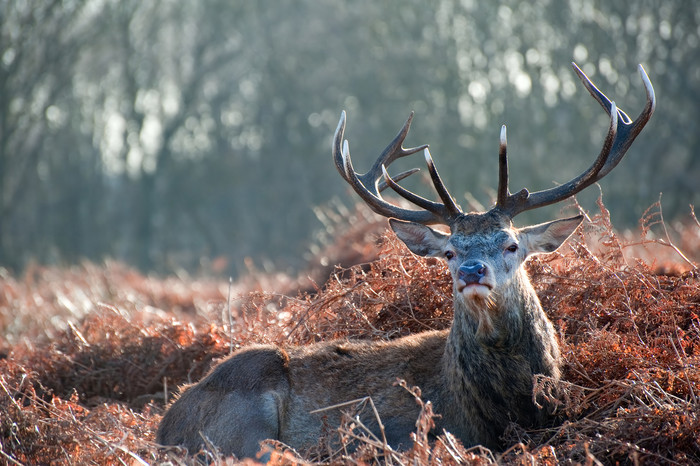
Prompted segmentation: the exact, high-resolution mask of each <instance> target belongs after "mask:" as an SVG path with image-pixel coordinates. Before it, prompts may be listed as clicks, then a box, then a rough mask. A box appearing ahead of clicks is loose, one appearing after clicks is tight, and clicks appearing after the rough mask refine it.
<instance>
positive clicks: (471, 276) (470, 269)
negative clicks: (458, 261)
mask: <svg viewBox="0 0 700 466" xmlns="http://www.w3.org/2000/svg"><path fill="white" fill-rule="evenodd" d="M484 275H486V264H484V263H483V262H481V261H471V262H466V263H464V264H462V265H461V266H460V267H459V271H458V272H457V276H458V277H459V279H460V280H462V281H463V282H464V283H465V284H467V285H473V284H477V283H479V281H480V280H481V279H482V278H483V277H484Z"/></svg>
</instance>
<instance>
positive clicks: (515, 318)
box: [450, 270, 546, 350]
mask: <svg viewBox="0 0 700 466" xmlns="http://www.w3.org/2000/svg"><path fill="white" fill-rule="evenodd" d="M454 296H455V300H454V320H453V323H452V329H451V332H450V340H451V341H452V342H453V344H456V345H457V346H458V347H464V346H466V347H471V346H473V345H477V346H478V347H481V346H484V347H490V350H493V349H495V348H498V347H503V348H504V349H505V350H507V349H508V348H512V347H513V345H517V343H518V341H519V340H520V339H521V338H522V337H523V332H526V331H527V328H526V327H527V326H528V324H529V323H532V322H533V319H532V318H533V317H536V316H537V317H544V314H543V311H542V306H541V305H540V302H539V299H538V298H537V294H536V293H535V290H534V289H533V288H532V285H531V284H530V281H529V279H528V277H527V275H526V273H525V271H524V270H519V271H518V272H517V273H516V274H515V276H514V277H513V278H512V279H511V280H510V282H509V283H507V284H505V285H503V286H501V287H500V288H499V289H497V290H495V291H494V292H493V293H492V294H491V296H490V297H489V298H488V299H485V300H467V299H465V298H464V297H463V296H462V295H460V294H459V293H458V292H457V290H456V289H455V294H454ZM545 318H546V317H545Z"/></svg>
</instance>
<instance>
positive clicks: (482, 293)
mask: <svg viewBox="0 0 700 466" xmlns="http://www.w3.org/2000/svg"><path fill="white" fill-rule="evenodd" d="M492 288H493V287H492V286H491V285H490V284H488V283H466V282H464V281H463V280H459V281H458V282H457V291H458V292H459V293H461V294H462V295H463V296H464V297H465V298H480V299H486V298H488V296H489V294H491V289H492Z"/></svg>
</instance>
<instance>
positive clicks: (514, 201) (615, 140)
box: [494, 63, 656, 218]
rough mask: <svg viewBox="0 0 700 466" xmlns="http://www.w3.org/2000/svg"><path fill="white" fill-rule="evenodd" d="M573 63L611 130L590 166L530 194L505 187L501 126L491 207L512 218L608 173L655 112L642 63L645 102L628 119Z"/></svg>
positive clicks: (503, 147) (506, 183) (504, 158)
mask: <svg viewBox="0 0 700 466" xmlns="http://www.w3.org/2000/svg"><path fill="white" fill-rule="evenodd" d="M572 65H573V67H574V71H575V72H576V74H577V75H578V77H579V78H580V79H581V81H582V82H583V85H584V86H585V87H586V89H587V90H588V92H589V93H590V94H591V95H592V96H593V98H594V99H596V100H597V101H598V103H599V104H600V105H601V106H602V107H603V108H604V109H605V111H606V112H608V115H610V129H609V130H608V134H607V136H606V137H605V141H604V142H603V148H602V150H601V151H600V154H599V155H598V158H597V159H596V160H595V162H594V163H593V165H591V167H590V168H589V169H588V170H586V171H585V172H583V173H582V174H580V175H579V176H577V177H576V178H574V179H572V180H571V181H569V182H567V183H565V184H563V185H560V186H557V187H555V188H551V189H546V190H544V191H538V192H534V193H530V192H528V190H527V189H522V190H521V191H519V192H517V193H515V194H511V193H510V191H509V190H508V156H507V151H506V147H507V142H506V128H505V126H504V127H502V128H501V140H500V149H499V176H498V191H497V200H496V207H494V208H495V209H499V210H500V211H502V212H504V213H506V214H508V215H509V216H510V217H511V218H512V217H515V216H516V215H518V214H519V213H521V212H524V211H526V210H530V209H535V208H537V207H543V206H546V205H549V204H554V203H556V202H559V201H562V200H564V199H566V198H568V197H571V196H573V195H575V194H576V193H578V192H580V191H582V190H583V189H585V188H587V187H588V186H590V185H591V184H593V183H595V182H596V181H598V180H600V179H601V178H603V177H604V176H605V175H607V174H608V173H610V171H611V170H612V169H613V168H615V166H617V164H618V163H620V160H622V157H624V155H625V153H626V152H627V150H628V149H629V148H630V146H631V145H632V143H633V142H634V139H635V138H636V137H637V136H638V135H639V133H640V132H641V131H642V129H643V128H644V126H645V125H646V124H647V122H648V121H649V118H651V115H652V113H654V107H655V106H656V98H655V96H654V88H653V87H652V85H651V81H649V77H648V76H647V74H646V72H645V71H644V68H643V67H642V65H639V74H640V75H641V76H642V81H643V82H644V88H645V89H646V93H647V101H646V105H645V106H644V110H642V113H641V114H640V115H639V116H638V117H637V119H636V120H634V121H633V120H632V119H630V117H629V116H627V114H626V113H625V112H624V111H622V110H621V109H619V108H617V106H616V105H615V102H613V101H610V99H608V98H607V97H606V96H605V94H603V93H602V92H601V91H600V90H599V89H598V88H597V87H596V86H595V84H593V83H592V82H591V80H590V79H588V76H586V74H585V73H584V72H583V71H581V69H580V68H579V67H578V66H577V65H576V63H572Z"/></svg>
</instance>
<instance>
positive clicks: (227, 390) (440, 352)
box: [157, 67, 655, 457]
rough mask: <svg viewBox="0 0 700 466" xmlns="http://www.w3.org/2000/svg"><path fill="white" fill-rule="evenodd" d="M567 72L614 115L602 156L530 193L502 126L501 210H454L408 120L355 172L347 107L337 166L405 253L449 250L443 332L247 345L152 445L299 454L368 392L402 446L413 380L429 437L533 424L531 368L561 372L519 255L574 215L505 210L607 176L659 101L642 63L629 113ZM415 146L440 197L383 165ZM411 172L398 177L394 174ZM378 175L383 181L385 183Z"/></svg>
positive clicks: (552, 246) (411, 411)
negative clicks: (283, 449)
mask: <svg viewBox="0 0 700 466" xmlns="http://www.w3.org/2000/svg"><path fill="white" fill-rule="evenodd" d="M575 69H576V70H577V73H579V77H581V79H582V80H583V82H584V85H586V88H587V89H588V90H589V92H590V93H591V94H592V95H593V96H594V97H595V98H596V100H598V102H599V103H601V105H602V106H603V107H604V108H605V109H606V111H607V112H608V113H609V115H610V116H611V126H610V130H609V132H608V136H607V138H606V142H605V144H604V148H603V151H602V152H601V154H600V155H599V157H598V159H597V160H596V162H595V163H594V165H593V166H592V167H591V168H590V169H589V170H587V171H586V172H584V174H582V175H580V176H579V177H577V178H575V179H573V180H571V181H570V182H568V183H566V184H564V185H560V186H557V187H556V188H552V189H549V190H545V191H540V192H536V193H532V194H530V193H529V192H527V191H526V190H522V191H520V192H518V193H516V194H511V193H510V192H509V190H508V186H507V181H508V180H507V178H508V176H507V159H506V141H505V127H504V129H503V130H502V133H501V147H500V169H499V186H498V199H497V202H496V206H495V207H494V208H492V209H491V210H489V211H488V212H484V213H463V212H462V211H461V209H460V208H459V206H457V204H456V203H455V202H454V199H453V198H452V197H451V196H450V195H449V193H448V192H447V190H446V189H445V187H444V185H443V184H442V181H441V180H440V177H439V175H438V173H437V170H436V169H435V166H434V164H433V162H432V159H431V157H430V155H429V153H428V151H427V148H426V146H422V147H419V148H414V149H404V148H403V147H402V143H403V140H404V139H405V137H406V134H407V132H408V128H409V125H410V122H411V119H410V118H409V120H408V121H407V122H406V124H405V125H404V127H403V128H402V130H401V131H400V132H399V134H398V136H397V137H396V138H395V139H394V141H392V143H390V144H389V146H388V147H387V148H386V149H385V150H384V152H383V153H382V155H381V156H380V158H379V160H378V161H377V162H376V163H375V164H374V166H373V167H372V169H371V170H370V171H369V172H368V173H366V174H364V175H357V174H356V173H355V171H354V169H353V168H352V163H351V160H350V155H349V149H348V146H347V141H346V142H345V145H344V147H342V148H341V141H342V137H343V131H344V126H345V114H344V113H343V116H342V117H341V121H340V124H339V125H338V129H337V130H336V134H335V138H334V150H333V153H334V159H335V163H336V166H337V168H338V170H339V172H340V174H341V176H342V177H343V178H344V179H345V180H346V181H347V182H348V183H350V185H351V186H352V187H353V188H354V189H355V191H356V192H357V193H358V194H359V195H360V196H361V197H362V198H363V199H364V200H365V201H366V202H367V203H368V204H369V205H370V207H372V209H373V210H375V211H376V212H377V213H379V214H381V215H384V216H387V217H390V218H391V219H390V225H391V228H392V229H393V230H394V232H395V233H396V234H397V236H398V237H399V238H400V239H401V240H402V241H403V242H404V243H405V244H406V246H408V248H409V249H410V250H411V251H412V252H413V253H415V254H418V255H421V256H433V257H440V258H443V259H444V260H446V262H447V265H448V268H449V270H450V274H451V276H452V282H453V292H454V317H453V321H452V325H451V327H450V329H449V330H445V331H432V332H425V333H421V334H417V335H412V336H408V337H404V338H400V339H396V340H393V341H382V342H370V341H331V342H324V343H318V344H314V345H308V346H302V347H289V348H285V349H282V348H278V347H276V346H272V345H259V346H252V347H249V348H244V349H242V350H240V351H238V352H237V353H235V354H233V355H232V356H231V357H229V358H228V359H226V360H224V361H223V362H221V363H220V364H218V365H217V366H216V367H214V368H213V369H212V370H211V372H210V373H209V374H207V375H206V376H205V377H204V378H203V379H202V380H201V381H200V382H198V383H196V384H194V385H191V386H189V387H187V388H186V389H184V390H183V391H182V392H181V395H180V396H179V398H178V399H177V400H176V401H175V402H174V403H173V404H172V405H171V406H170V407H169V409H168V410H167V412H166V413H165V415H164V416H163V420H162V422H161V424H160V427H159V429H158V434H157V441H158V442H159V443H161V444H165V445H183V446H185V447H187V448H188V449H189V451H190V452H191V453H196V452H197V451H198V450H199V449H200V448H201V447H202V446H205V445H207V443H208V442H211V444H213V445H214V446H216V447H217V448H219V449H220V450H221V451H222V453H224V454H235V455H236V456H239V457H254V456H255V455H256V454H257V453H258V452H259V449H260V447H259V443H260V442H261V441H263V440H265V439H277V440H280V441H282V442H284V443H286V444H288V445H289V446H291V447H294V448H296V449H298V450H305V449H307V448H309V447H312V446H314V445H316V444H317V443H318V440H319V438H320V437H321V435H322V433H323V432H324V428H325V427H324V426H328V427H330V428H333V427H336V426H338V425H339V424H340V419H341V412H342V410H347V409H349V408H348V404H347V403H348V402H351V401H353V400H358V399H363V398H366V397H371V399H372V402H373V404H374V406H375V408H376V410H377V413H378V417H379V419H380V420H381V423H382V425H383V430H382V428H381V427H380V425H379V421H378V420H377V416H376V415H375V414H374V413H373V412H372V410H371V409H364V410H363V411H362V413H361V414H360V418H361V419H362V422H363V423H364V424H365V425H366V426H368V427H369V428H370V429H372V431H373V432H374V433H375V435H376V436H377V437H378V438H380V439H381V438H382V436H384V437H385V438H386V440H387V442H388V443H389V444H390V445H391V446H393V447H401V446H409V445H410V433H411V432H413V431H414V430H415V423H416V420H417V418H418V415H419V406H418V405H417V403H416V401H415V399H414V398H413V396H412V395H411V394H410V393H409V392H408V391H407V390H405V389H404V388H402V387H400V386H397V385H396V383H395V382H396V380H397V379H403V380H405V381H406V382H407V384H408V385H409V386H419V387H420V388H421V392H422V397H423V399H425V400H429V401H431V402H432V403H433V405H434V411H435V412H436V413H437V414H438V415H439V416H438V417H437V418H436V419H435V421H436V426H435V433H436V434H439V433H440V432H442V430H443V429H445V430H447V431H449V432H451V433H452V434H454V435H456V436H457V437H458V438H459V439H461V441H462V442H463V443H464V444H465V445H466V446H472V445H477V444H481V445H485V446H487V447H498V446H499V437H500V436H501V435H502V434H503V432H504V429H505V428H506V427H507V425H508V424H509V423H511V422H517V423H519V424H521V425H523V426H534V425H538V424H541V423H542V422H543V421H544V420H545V419H546V418H547V417H548V409H547V407H546V406H545V408H544V409H541V408H542V407H541V406H540V407H538V406H536V405H535V403H534V401H533V377H534V376H535V375H537V374H543V375H546V376H549V377H551V378H553V379H555V380H556V379H558V378H559V376H560V363H561V358H560V355H559V347H558V343H557V339H556V334H555V332H554V328H553V326H552V324H551V323H550V321H549V320H548V318H547V316H546V314H545V313H544V311H543V310H542V307H541V305H540V302H539V299H538V298H537V295H536V293H535V291H534V289H533V287H532V284H531V283H530V280H529V278H528V277H527V274H526V272H525V269H524V267H523V264H524V263H525V261H526V260H527V258H528V257H530V256H531V255H533V254H539V253H549V252H552V251H554V250H556V249H557V248H558V247H559V246H560V245H561V244H562V243H563V242H564V241H565V240H566V239H567V238H568V237H569V236H570V235H571V234H572V233H573V231H574V230H575V229H576V228H577V227H578V225H579V224H580V222H581V220H582V217H581V216H577V217H572V218H568V219H563V220H555V221H552V222H548V223H543V224H540V225H535V226H530V227H526V228H521V229H518V228H515V227H514V226H513V225H512V218H513V217H514V216H515V215H517V214H518V213H520V212H522V211H524V210H529V209H533V208H536V207H539V206H541V205H547V204H551V203H554V202H558V201H560V200H562V199H565V198H568V197H570V196H572V195H573V194H575V193H576V192H578V191H580V190H582V189H584V188H585V187H586V186H589V185H590V184H592V183H594V182H595V181H597V180H598V179H600V178H602V177H603V176H605V174H607V173H608V172H609V171H610V170H612V168H613V167H614V166H615V165H616V164H617V163H618V162H619V161H620V159H621V158H622V155H624V152H625V151H626V150H627V149H628V148H629V145H630V144H631V142H632V141H633V140H634V138H635V137H636V135H637V134H639V132H640V131H641V129H642V128H643V126H644V124H645V123H646V121H648V119H649V118H650V117H651V113H652V112H653V108H654V102H655V101H654V94H653V89H652V88H651V84H650V83H649V81H648V78H647V77H646V74H644V72H643V70H642V69H641V67H640V70H641V71H642V78H643V80H644V83H645V88H646V90H647V105H646V107H645V110H644V112H643V113H642V115H641V116H640V117H639V118H638V119H637V120H635V121H632V120H630V119H629V117H627V115H626V114H625V113H624V112H622V111H621V110H619V109H617V108H616V106H615V104H614V103H613V102H610V101H609V100H608V99H607V97H605V96H604V95H603V94H602V93H600V91H598V90H597V89H596V88H595V86H593V84H592V83H591V82H590V81H589V80H588V78H587V77H585V75H583V73H582V72H581V71H580V70H579V69H578V68H577V67H576V68H575ZM419 150H424V151H425V155H426V161H427V164H428V170H429V172H430V176H431V178H432V180H433V183H434V185H435V188H436V191H437V192H438V194H439V196H440V198H441V200H442V203H436V202H433V201H429V200H427V199H424V198H422V197H419V196H417V195H415V194H413V193H411V192H410V191H407V190H405V189H404V188H402V187H401V186H399V185H398V184H397V182H396V181H395V180H394V179H392V178H391V177H390V176H389V175H388V173H387V172H386V169H385V166H387V165H389V164H390V163H391V162H392V161H394V160H395V159H397V158H399V157H403V156H406V155H410V154H413V153H415V152H418V151H419ZM411 173H413V171H410V172H407V173H403V174H400V175H398V176H397V177H396V180H400V179H402V178H403V177H405V176H407V175H410V174H411ZM381 176H383V178H384V182H385V183H386V186H380V184H379V182H378V181H379V178H380V177H381ZM386 187H390V188H391V189H392V190H394V191H395V192H396V193H398V194H399V195H401V196H403V197H405V198H406V199H408V200H409V201H411V202H412V203H414V204H415V205H417V206H419V207H420V208H421V209H422V210H409V209H404V208H402V207H399V206H396V205H394V204H390V203H388V202H386V201H385V200H384V199H383V198H382V196H381V194H380V191H381V190H382V189H384V188H386ZM398 219H400V220H398ZM434 223H443V224H445V225H447V226H449V228H450V233H449V234H446V233H442V232H439V231H437V230H434V229H432V228H430V227H429V226H428V225H429V224H434ZM337 405H342V408H341V407H339V406H337ZM205 439H206V441H205Z"/></svg>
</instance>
